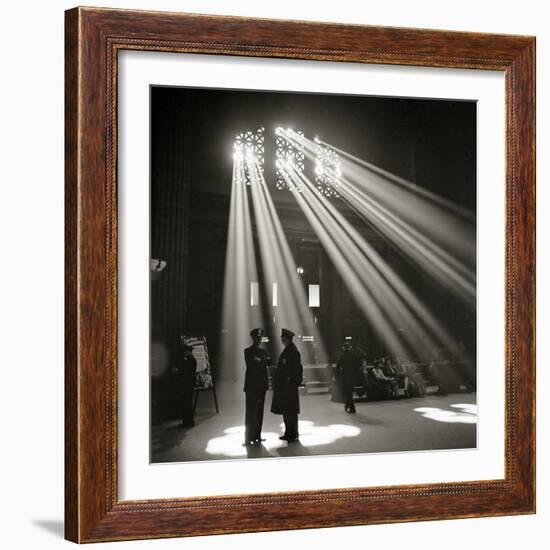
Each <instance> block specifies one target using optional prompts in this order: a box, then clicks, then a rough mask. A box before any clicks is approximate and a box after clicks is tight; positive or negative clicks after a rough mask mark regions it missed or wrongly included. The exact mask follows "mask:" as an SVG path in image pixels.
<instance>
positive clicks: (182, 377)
mask: <svg viewBox="0 0 550 550" xmlns="http://www.w3.org/2000/svg"><path fill="white" fill-rule="evenodd" d="M182 347H183V357H182V359H181V361H180V363H179V364H178V366H177V367H175V368H174V374H175V375H176V384H177V386H178V390H179V391H180V395H181V427H182V428H191V427H193V426H194V425H195V421H194V418H193V417H194V414H195V411H194V410H193V396H194V394H195V372H196V370H197V360H196V359H195V357H194V356H193V347H192V346H190V345H188V344H185V343H183V344H182Z"/></svg>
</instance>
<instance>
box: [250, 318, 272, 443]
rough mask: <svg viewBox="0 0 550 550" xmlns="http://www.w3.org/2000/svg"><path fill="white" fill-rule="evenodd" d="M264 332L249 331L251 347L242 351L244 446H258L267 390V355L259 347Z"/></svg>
mask: <svg viewBox="0 0 550 550" xmlns="http://www.w3.org/2000/svg"><path fill="white" fill-rule="evenodd" d="M263 335H264V331H263V330H262V329H261V328H255V329H254V330H251V331H250V337H251V338H252V345H251V346H250V347H248V348H246V349H245V350H244V359H245V361H246V373H245V379H244V392H245V394H246V402H245V405H246V412H245V420H244V423H245V438H244V444H245V445H260V444H261V442H262V423H263V420H264V403H265V392H266V390H267V366H268V364H269V360H270V359H269V355H268V353H267V351H266V350H265V349H264V348H262V347H261V344H262V337H263Z"/></svg>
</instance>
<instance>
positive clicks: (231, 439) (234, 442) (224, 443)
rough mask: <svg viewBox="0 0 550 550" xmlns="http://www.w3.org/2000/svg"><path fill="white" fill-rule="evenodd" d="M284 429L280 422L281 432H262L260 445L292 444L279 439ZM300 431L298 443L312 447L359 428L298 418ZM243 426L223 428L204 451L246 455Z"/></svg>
mask: <svg viewBox="0 0 550 550" xmlns="http://www.w3.org/2000/svg"><path fill="white" fill-rule="evenodd" d="M283 430H284V425H283V424H281V432H280V433H275V432H262V438H264V439H265V441H264V442H262V446H263V447H264V448H265V449H266V450H267V451H270V450H275V449H280V448H282V447H287V446H290V445H292V443H290V444H288V443H287V442H286V441H281V440H280V439H279V435H280V434H281V433H282V431H283ZM298 430H299V432H300V444H301V445H302V446H303V447H314V446H318V445H330V444H331V443H334V442H335V441H337V440H338V439H342V438H344V437H357V436H358V435H359V434H360V433H361V428H358V427H357V426H349V425H346V424H330V425H328V426H316V425H315V422H312V421H310V420H300V421H299V422H298ZM243 440H244V426H232V427H230V428H227V429H226V430H224V432H223V435H221V436H219V437H214V438H213V439H210V441H208V444H207V446H206V449H205V450H206V452H207V453H208V454H212V455H225V456H230V457H239V456H246V455H247V451H246V447H243Z"/></svg>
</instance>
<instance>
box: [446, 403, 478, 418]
mask: <svg viewBox="0 0 550 550" xmlns="http://www.w3.org/2000/svg"><path fill="white" fill-rule="evenodd" d="M451 407H453V408H455V409H462V411H463V412H465V413H470V414H475V415H476V416H477V405H476V404H475V403H457V404H456V405H451Z"/></svg>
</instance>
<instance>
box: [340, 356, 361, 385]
mask: <svg viewBox="0 0 550 550" xmlns="http://www.w3.org/2000/svg"><path fill="white" fill-rule="evenodd" d="M360 367H361V356H360V355H359V354H358V353H356V352H355V351H354V350H348V351H344V353H342V355H341V356H340V359H339V360H338V373H339V375H340V380H341V384H342V389H343V391H344V392H345V393H351V392H352V391H353V388H354V387H355V385H356V380H357V373H358V372H359V369H360Z"/></svg>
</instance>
